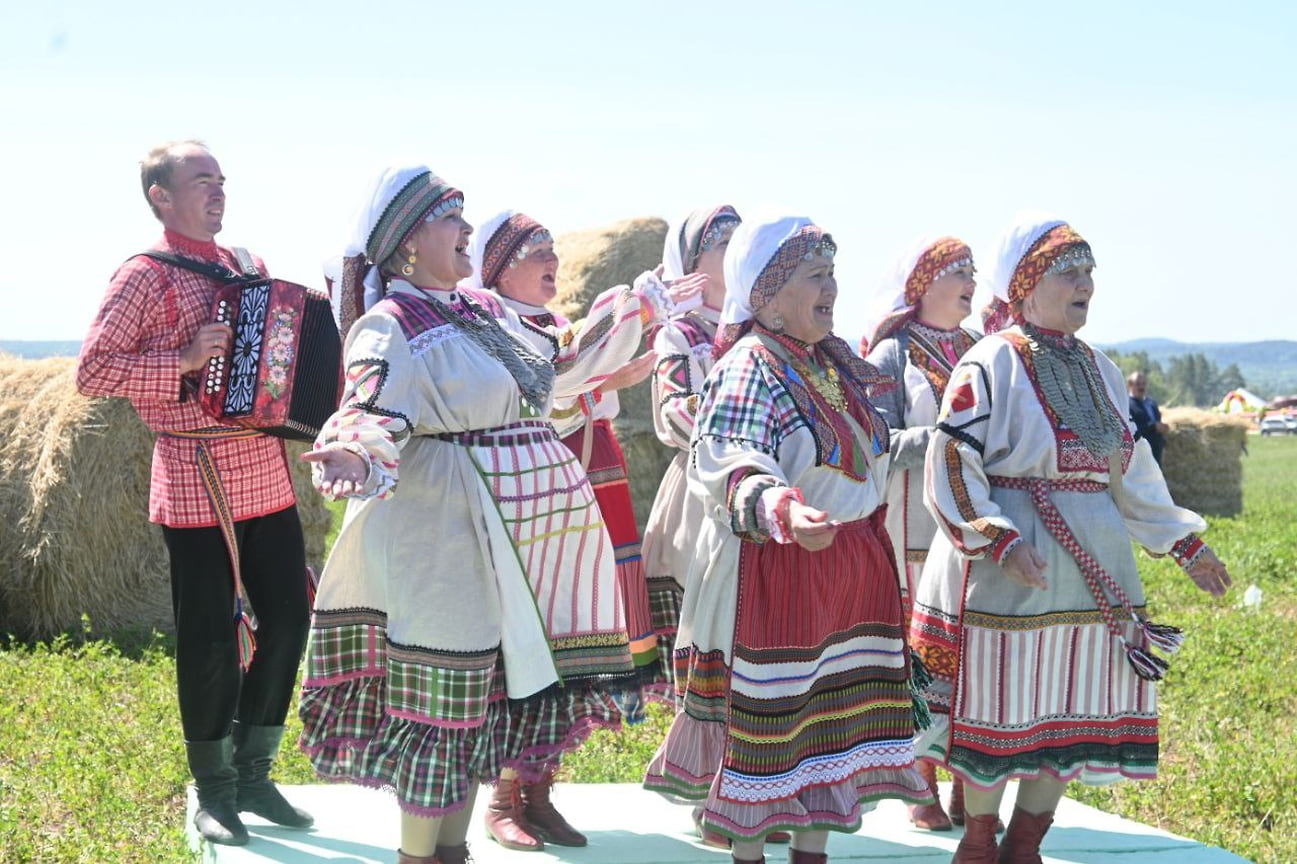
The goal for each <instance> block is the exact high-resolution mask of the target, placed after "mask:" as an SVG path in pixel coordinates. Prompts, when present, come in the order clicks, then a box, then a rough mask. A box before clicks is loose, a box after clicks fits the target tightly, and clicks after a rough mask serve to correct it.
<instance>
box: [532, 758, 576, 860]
mask: <svg viewBox="0 0 1297 864" xmlns="http://www.w3.org/2000/svg"><path fill="white" fill-rule="evenodd" d="M553 788H554V775H553V773H549V774H546V775H545V778H544V779H543V780H541V781H540V782H539V783H524V784H522V807H523V809H522V814H523V817H524V818H525V819H526V820H527V824H528V825H530V826H531V827H532V828H533V829H534V832H535V833H537V834H539V835H540V837H541V839H542V840H544V841H545V842H546V843H553V844H554V845H555V846H584V845H586V843H587V842H588V841H587V840H586V838H585V835H584V834H582V833H581V832H580V831H578V830H576V829H575V828H573V827H572V826H571V825H569V824H568V821H567V820H566V819H564V818H563V814H562V813H560V812H558V810H557V809H555V807H554V804H553V803H552V802H551V801H550V800H549V793H550V790H551V789H553Z"/></svg>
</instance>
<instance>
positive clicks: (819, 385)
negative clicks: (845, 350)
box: [785, 337, 847, 412]
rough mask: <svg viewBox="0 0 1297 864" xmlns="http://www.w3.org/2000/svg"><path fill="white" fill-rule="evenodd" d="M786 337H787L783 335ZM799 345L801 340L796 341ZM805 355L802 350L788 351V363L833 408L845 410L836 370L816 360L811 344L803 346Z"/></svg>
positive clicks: (843, 394)
mask: <svg viewBox="0 0 1297 864" xmlns="http://www.w3.org/2000/svg"><path fill="white" fill-rule="evenodd" d="M785 338H786V339H787V338H789V337H785ZM796 344H797V345H798V346H799V347H800V346H802V345H803V343H801V342H797V343H796ZM804 350H805V355H804V356H803V354H802V352H799V351H792V350H790V351H789V352H788V358H789V363H791V364H792V367H793V369H794V370H796V372H797V374H798V375H800V376H801V379H802V380H803V381H805V382H806V383H807V384H809V385H810V386H812V387H814V388H815V392H817V393H819V394H820V395H821V396H823V397H824V401H825V402H828V403H829V405H830V406H832V407H833V410H835V411H839V412H845V411H846V410H847V394H846V392H845V391H844V390H843V389H842V380H841V378H840V377H839V376H838V370H837V369H836V368H834V366H833V365H832V364H831V363H828V362H816V359H815V355H816V351H815V349H814V347H812V346H809V345H807V346H805V348H804Z"/></svg>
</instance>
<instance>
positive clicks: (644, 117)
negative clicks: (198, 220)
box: [0, 0, 1297, 343]
mask: <svg viewBox="0 0 1297 864" xmlns="http://www.w3.org/2000/svg"><path fill="white" fill-rule="evenodd" d="M0 10H2V11H0V118H3V120H2V121H0V122H3V134H0V152H2V153H3V159H0V190H2V191H3V195H4V204H3V206H2V207H0V252H2V253H3V255H2V256H0V261H2V262H3V263H0V303H2V306H0V308H2V309H3V314H0V339H78V338H81V336H82V335H84V332H85V330H86V327H87V325H88V324H89V322H90V320H91V318H92V317H93V315H94V312H95V309H96V307H97V305H98V302H99V299H100V297H101V295H102V293H103V289H104V287H105V285H106V284H107V282H108V279H109V277H110V276H111V274H112V272H113V270H114V269H115V268H116V266H117V265H118V264H119V263H120V262H121V261H122V260H123V259H125V258H126V257H128V256H129V255H130V254H132V253H133V252H135V251H138V250H140V249H143V248H145V247H146V246H147V245H149V244H150V243H152V242H153V241H154V239H155V238H156V236H157V235H158V233H159V231H160V228H159V226H158V224H157V223H156V222H155V221H154V220H153V217H152V215H151V214H150V213H149V211H148V208H147V205H146V203H145V201H144V199H143V196H142V193H141V191H140V188H139V175H138V161H139V159H140V157H141V156H143V155H144V153H145V152H146V151H147V150H148V148H149V147H150V146H151V145H153V144H155V143H157V142H159V141H162V140H166V139H170V138H180V137H197V138H201V139H203V140H205V141H206V142H207V143H208V144H209V146H210V147H211V148H212V151H213V153H214V154H215V155H216V157H217V159H218V160H219V161H220V163H221V166H222V169H223V170H224V172H225V174H226V176H227V177H228V178H229V179H228V182H227V185H226V190H227V194H228V203H227V208H226V220H225V230H224V232H223V233H222V234H221V235H220V236H219V237H218V240H219V241H220V242H222V243H225V244H227V245H246V246H248V247H249V248H251V249H252V250H253V251H255V252H257V253H259V254H260V255H262V256H263V257H264V258H265V259H266V261H267V263H268V264H269V265H270V267H271V270H272V272H274V273H275V274H276V275H279V276H281V277H283V278H286V279H292V280H294V281H299V282H305V283H307V284H320V281H321V280H320V277H319V272H320V262H322V261H323V260H324V259H326V258H328V257H330V256H332V255H336V254H338V253H339V252H341V249H342V246H343V244H344V242H345V239H346V237H345V227H346V225H347V223H348V222H349V220H350V218H351V214H352V213H353V211H354V209H355V207H356V205H357V203H358V200H359V197H360V193H361V191H362V190H363V187H364V185H365V183H366V182H367V181H368V179H369V178H370V177H372V176H373V175H374V174H375V173H376V171H377V168H378V167H379V166H380V165H381V164H382V163H384V162H386V161H390V160H392V159H403V160H404V159H417V160H419V161H424V162H427V163H428V164H429V165H431V166H432V167H433V169H434V170H436V171H437V172H438V173H439V174H441V175H442V176H443V177H445V178H446V179H447V180H449V181H450V182H452V183H454V184H455V185H457V186H459V187H460V188H462V189H463V190H464V191H465V193H466V195H467V199H468V217H469V219H470V220H471V221H480V220H481V219H483V218H485V217H486V216H488V215H490V213H492V212H494V211H495V210H498V209H500V208H503V207H513V208H515V209H519V210H523V211H526V212H527V213H529V214H530V215H532V216H534V217H536V218H537V219H539V220H541V221H542V222H544V223H545V224H546V225H547V226H549V227H550V228H551V229H552V230H553V231H554V232H555V233H562V232H565V231H570V230H576V229H583V228H591V227H596V226H599V225H603V224H606V223H608V222H611V221H614V220H617V219H622V218H627V217H632V216H651V215H656V216H662V217H664V218H668V219H669V218H672V217H676V216H679V215H682V214H683V213H685V212H687V211H688V210H690V209H692V208H693V207H695V206H699V205H702V204H712V203H723V202H728V203H732V204H734V205H735V206H736V207H738V209H739V211H740V212H743V211H744V210H745V209H752V208H754V207H756V206H758V205H766V204H775V205H779V206H785V207H787V208H789V209H791V210H794V211H797V212H800V213H803V214H805V215H807V216H810V217H811V218H813V219H815V220H816V222H818V223H819V224H820V225H822V226H824V227H825V228H826V229H828V230H829V231H831V232H832V233H833V234H834V236H835V238H836V239H837V241H838V245H839V254H838V281H839V289H840V292H841V293H840V297H839V302H838V308H837V330H838V332H839V333H841V334H843V335H845V336H855V335H857V334H858V333H859V332H860V330H861V328H862V326H863V325H862V323H861V319H862V317H863V314H864V310H865V308H866V306H867V305H868V304H869V302H870V300H871V299H872V297H873V296H874V294H875V293H876V292H877V290H878V284H879V280H880V278H881V275H882V274H883V272H884V271H885V269H886V268H887V266H888V265H889V263H890V262H891V261H892V260H893V259H894V258H895V256H896V255H897V254H898V253H899V251H900V250H901V249H903V248H904V247H905V246H906V245H907V243H908V242H909V241H910V240H911V239H912V238H914V237H916V236H919V235H922V234H927V233H938V234H955V235H958V236H961V237H963V238H964V239H966V240H968V241H969V242H970V243H971V244H972V245H973V249H974V253H975V254H977V255H980V256H981V257H982V258H983V259H984V260H983V261H982V265H983V270H988V269H989V267H988V266H987V265H989V259H987V256H989V255H990V254H991V251H990V250H991V244H992V242H993V241H994V238H995V237H996V235H997V234H998V233H999V231H1000V230H1001V229H1002V228H1003V227H1004V225H1005V224H1007V222H1008V221H1009V220H1010V218H1011V217H1012V215H1013V214H1014V213H1015V212H1016V211H1017V210H1020V209H1023V208H1032V209H1046V210H1051V211H1053V212H1056V213H1058V214H1059V215H1060V216H1062V217H1063V218H1066V219H1068V220H1069V221H1070V222H1071V223H1072V224H1073V225H1074V226H1075V227H1076V228H1077V229H1078V230H1080V231H1081V232H1082V233H1083V234H1084V235H1085V236H1086V237H1087V239H1089V240H1090V241H1091V243H1092V245H1093V247H1094V250H1095V255H1096V258H1097V260H1098V263H1099V269H1098V271H1097V272H1096V284H1097V289H1098V294H1097V297H1096V301H1095V305H1094V307H1093V308H1092V311H1091V315H1090V323H1089V325H1088V326H1087V328H1086V329H1085V330H1084V331H1082V335H1083V336H1085V337H1087V338H1088V339H1089V340H1090V341H1093V342H1101V343H1102V342H1115V341H1121V340H1125V339H1131V338H1138V337H1146V336H1160V337H1166V338H1173V339H1180V340H1185V341H1251V340H1258V339H1297V302H1295V301H1294V291H1293V280H1292V279H1291V277H1285V276H1284V274H1285V273H1287V272H1288V271H1289V270H1290V269H1292V267H1293V264H1292V259H1293V250H1294V240H1295V239H1297V218H1294V203H1295V202H1297V95H1294V94H1297V38H1295V37H1297V11H1294V10H1297V4H1293V3H1289V2H1249V0H1235V2H1231V3H1221V2H1218V0H1217V2H1196V0H1188V2H1183V0H1182V2H1133V0H1126V2H1107V0H1091V2H1085V3H1054V4H1050V3H1041V2H1004V3H1000V2H992V0H987V2H978V3H973V2H896V0H892V2H874V0H844V2H839V3H830V2H802V0H798V2H791V0H790V2H783V3H771V2H765V0H742V2H711V0H690V2H676V0H654V2H641V3H620V2H609V0H600V2H563V0H555V2H550V3H534V2H533V3H514V2H510V0H497V2H491V3H487V2H482V0H466V2H458V3H454V4H451V3H445V2H440V0H423V2H374V3H368V4H365V3H357V2H354V0H353V2H347V3H340V2H333V0H317V2H312V3H293V4H288V3H274V2H269V0H259V2H245V0H226V2H218V3H213V4H187V3H186V4H182V3H174V4H162V3H157V2H138V0H112V2H104V0H43V2H40V3H35V2H30V3H29V2H19V0H0ZM983 300H984V292H982V290H981V289H979V296H978V298H977V300H976V305H977V306H978V307H979V308H980V306H981V305H982V302H983Z"/></svg>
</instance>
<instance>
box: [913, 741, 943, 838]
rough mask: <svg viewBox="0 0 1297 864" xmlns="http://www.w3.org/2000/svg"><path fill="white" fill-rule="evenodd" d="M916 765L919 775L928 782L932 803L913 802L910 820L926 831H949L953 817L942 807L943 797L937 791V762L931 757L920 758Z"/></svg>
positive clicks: (915, 825)
mask: <svg viewBox="0 0 1297 864" xmlns="http://www.w3.org/2000/svg"><path fill="white" fill-rule="evenodd" d="M915 767H917V768H918V769H919V776H920V777H922V778H923V780H924V782H926V783H927V784H928V791H929V792H931V793H932V803H931V804H911V805H910V821H911V822H913V823H914V827H916V828H922V829H924V830H926V831H949V830H950V823H951V817H950V816H947V815H946V811H945V810H942V809H941V798H940V797H938V793H937V765H936V763H935V762H933V761H932V760H931V759H920V760H919V761H918V763H917V764H916V766H915Z"/></svg>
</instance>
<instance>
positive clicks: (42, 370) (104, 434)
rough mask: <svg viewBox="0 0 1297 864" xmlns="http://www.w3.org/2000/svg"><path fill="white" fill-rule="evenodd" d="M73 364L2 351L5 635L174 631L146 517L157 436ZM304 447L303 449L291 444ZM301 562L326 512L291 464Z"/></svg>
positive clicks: (155, 534) (317, 540)
mask: <svg viewBox="0 0 1297 864" xmlns="http://www.w3.org/2000/svg"><path fill="white" fill-rule="evenodd" d="M75 366H76V361H75V360H73V359H71V358H67V357H59V358H49V359H44V360H20V359H17V358H14V357H10V356H7V355H0V388H2V389H0V392H3V393H4V394H5V399H4V401H3V402H2V403H0V428H6V429H9V430H10V432H9V433H8V435H7V436H6V437H5V438H4V439H3V440H0V477H3V478H4V479H3V481H2V482H0V568H3V570H2V571H0V633H13V634H14V635H16V636H18V637H20V638H23V639H47V638H50V637H52V636H54V635H56V634H58V633H61V632H63V631H65V630H68V629H70V628H77V627H79V626H80V620H81V615H82V614H83V613H85V614H88V615H89V616H90V621H91V623H92V625H93V626H94V628H95V630H96V631H97V632H109V631H112V630H116V629H118V628H122V627H156V628H158V629H159V630H164V631H166V630H170V629H171V588H170V578H169V576H168V569H167V553H166V548H165V546H164V545H163V543H162V535H161V532H160V531H159V530H158V529H157V528H156V527H155V526H153V525H151V524H149V522H148V495H149V473H150V463H151V461H152V452H153V435H152V433H150V432H149V430H148V429H147V428H146V427H145V426H144V424H143V423H142V422H141V421H140V419H139V417H138V416H136V414H135V411H134V410H133V409H132V408H131V406H130V404H129V403H128V402H127V401H126V400H124V399H86V398H85V397H83V396H81V395H80V394H79V393H78V392H77V390H76V381H75V375H76V369H75ZM295 446H296V450H297V452H301V450H302V449H303V447H304V446H305V445H295ZM294 485H295V486H296V488H297V489H298V495H299V498H300V504H299V509H300V510H301V513H302V525H303V528H304V529H305V531H306V537H307V556H308V560H309V561H312V562H314V563H315V566H317V567H318V566H319V562H320V561H321V560H322V559H323V557H324V536H325V532H326V531H327V530H328V526H329V521H330V517H329V514H328V511H327V509H326V508H325V506H324V503H323V501H322V500H321V499H320V496H319V495H318V494H316V493H315V492H314V491H312V490H311V489H310V478H309V472H308V471H305V470H304V466H303V467H302V468H297V469H295V470H294Z"/></svg>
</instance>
